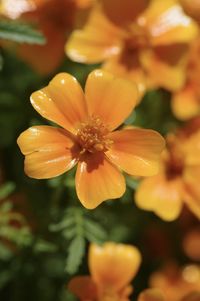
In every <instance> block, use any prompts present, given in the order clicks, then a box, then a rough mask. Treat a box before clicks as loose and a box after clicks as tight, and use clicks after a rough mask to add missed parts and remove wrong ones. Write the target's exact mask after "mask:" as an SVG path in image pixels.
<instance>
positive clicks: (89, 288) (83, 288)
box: [68, 276, 97, 301]
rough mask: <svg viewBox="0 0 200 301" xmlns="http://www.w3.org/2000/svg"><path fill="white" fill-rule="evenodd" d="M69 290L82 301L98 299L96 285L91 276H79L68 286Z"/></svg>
mask: <svg viewBox="0 0 200 301" xmlns="http://www.w3.org/2000/svg"><path fill="white" fill-rule="evenodd" d="M68 289H69V290H70V291H71V292H72V293H73V294H74V295H75V296H76V297H78V298H80V300H81V301H85V300H88V301H90V300H91V301H92V300H96V298H97V288H96V284H95V283H94V282H93V280H92V278H91V277H90V276H77V277H74V278H72V280H70V282H69V284H68Z"/></svg>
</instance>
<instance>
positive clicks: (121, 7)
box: [101, 0, 149, 26]
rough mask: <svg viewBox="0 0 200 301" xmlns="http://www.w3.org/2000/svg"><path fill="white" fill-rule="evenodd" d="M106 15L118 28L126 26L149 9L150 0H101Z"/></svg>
mask: <svg viewBox="0 0 200 301" xmlns="http://www.w3.org/2000/svg"><path fill="white" fill-rule="evenodd" d="M101 2H102V4H103V9H104V12H105V14H106V15H107V16H108V17H109V19H110V20H111V21H112V22H114V23H116V24H117V25H118V26H126V25H128V24H129V23H132V22H134V20H135V19H136V18H137V17H138V16H139V15H140V14H141V13H142V12H143V11H144V9H146V8H147V6H148V4H149V0H134V1H133V0H123V3H122V1H121V0H109V1H107V0H101Z"/></svg>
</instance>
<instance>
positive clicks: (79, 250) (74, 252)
mask: <svg viewBox="0 0 200 301" xmlns="http://www.w3.org/2000/svg"><path fill="white" fill-rule="evenodd" d="M84 253H85V239H84V238H83V237H82V236H77V237H75V238H74V239H73V240H72V242H71V244H70V245H69V248H68V257H67V262H66V267H65V270H66V272H68V273H69V274H74V273H76V271H77V270H78V267H79V265H80V264H81V261H82V258H83V256H84Z"/></svg>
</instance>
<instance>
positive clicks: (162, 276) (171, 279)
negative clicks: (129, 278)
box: [150, 264, 200, 301]
mask: <svg viewBox="0 0 200 301" xmlns="http://www.w3.org/2000/svg"><path fill="white" fill-rule="evenodd" d="M150 286H151V287H153V288H157V289H161V290H162V291H163V292H164V295H165V298H166V301H168V300H170V301H183V300H184V301H186V300H187V301H189V300H191V301H192V300H193V299H192V296H193V297H194V296H195V295H196V296H197V295H198V296H199V293H200V267H199V266H197V265H192V264H191V265H187V266H185V267H184V268H182V269H181V268H178V267H176V266H174V265H169V266H168V267H167V268H165V269H163V270H160V271H157V272H155V273H153V274H152V276H151V278H150ZM195 292H199V293H198V294H196V293H195ZM187 295H188V296H187ZM189 295H190V297H189ZM182 298H183V299H182ZM195 300H200V299H194V301H195Z"/></svg>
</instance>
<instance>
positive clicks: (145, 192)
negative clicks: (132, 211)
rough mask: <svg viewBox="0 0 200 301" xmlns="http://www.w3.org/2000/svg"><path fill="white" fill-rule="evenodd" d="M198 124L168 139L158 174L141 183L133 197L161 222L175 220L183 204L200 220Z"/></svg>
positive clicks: (199, 131)
mask: <svg viewBox="0 0 200 301" xmlns="http://www.w3.org/2000/svg"><path fill="white" fill-rule="evenodd" d="M196 126H197V123H195V124H193V126H188V128H187V127H186V128H184V129H183V130H182V131H180V132H179V133H177V135H168V137H167V149H166V150H164V152H163V154H162V163H161V166H162V167H161V170H160V172H159V173H158V174H157V175H156V176H153V177H149V178H147V179H144V180H143V181H142V182H141V184H140V185H139V187H138V190H137V191H136V195H135V201H136V204H137V205H138V206H139V207H140V208H142V209H145V210H149V211H153V212H154V213H156V214H157V215H158V216H160V217H161V218H162V219H164V220H167V221H171V220H174V219H175V218H177V217H178V215H179V214H180V211H181V209H182V207H183V203H185V204H186V205H187V206H188V208H189V209H190V210H191V211H192V212H193V213H194V214H195V215H196V216H197V217H200V189H199V184H198V183H199V181H200V159H199V148H200V146H199V141H200V140H199V139H200V130H199V127H198V128H197V127H196Z"/></svg>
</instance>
